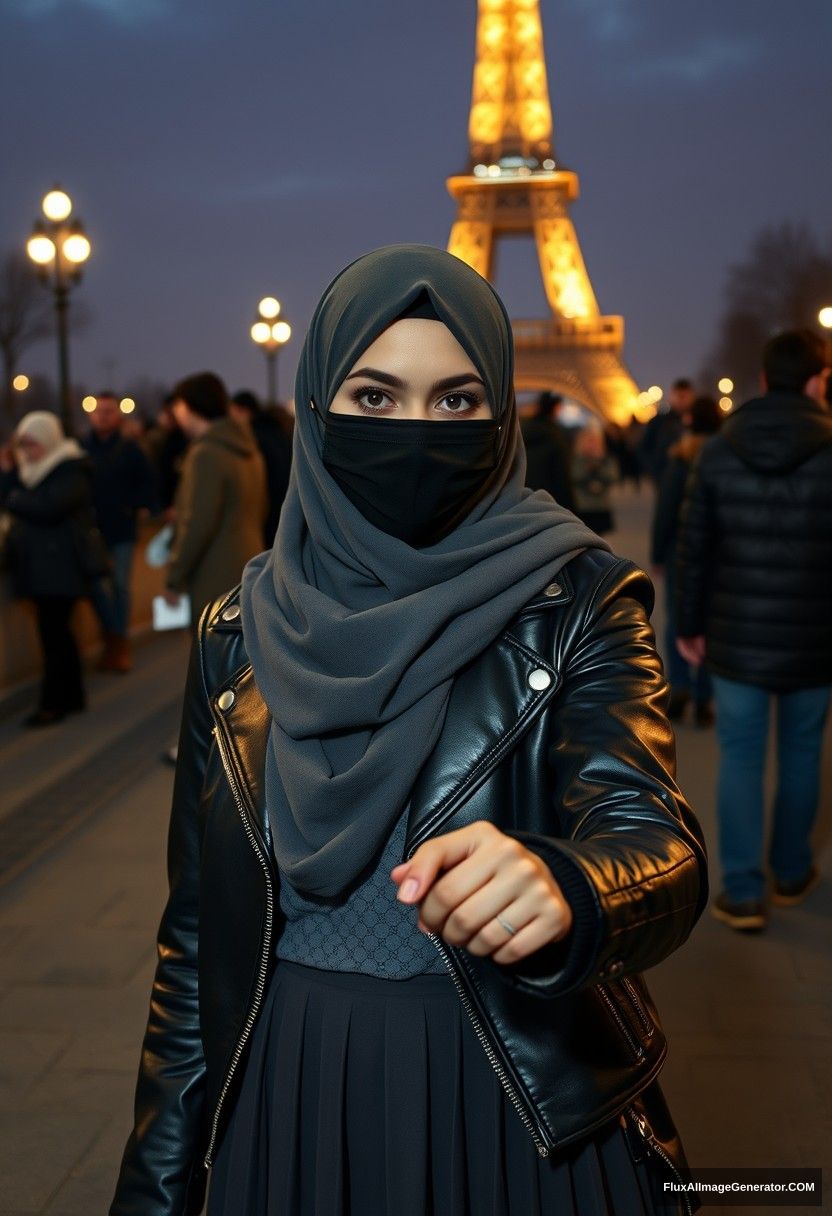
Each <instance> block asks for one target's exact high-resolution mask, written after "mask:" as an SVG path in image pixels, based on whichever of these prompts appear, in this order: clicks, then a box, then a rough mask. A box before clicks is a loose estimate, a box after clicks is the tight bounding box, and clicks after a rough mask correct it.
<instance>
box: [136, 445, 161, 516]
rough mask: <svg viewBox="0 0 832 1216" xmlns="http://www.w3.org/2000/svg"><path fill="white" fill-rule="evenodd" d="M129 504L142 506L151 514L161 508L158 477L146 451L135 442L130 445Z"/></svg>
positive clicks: (156, 513) (155, 513)
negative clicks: (130, 483) (130, 499)
mask: <svg viewBox="0 0 832 1216" xmlns="http://www.w3.org/2000/svg"><path fill="white" fill-rule="evenodd" d="M130 462H131V466H132V467H131V482H132V485H131V491H132V493H131V498H132V501H131V504H130V505H131V506H132V507H133V508H135V509H137V510H138V509H140V508H142V507H144V508H145V509H146V510H148V511H149V512H150V514H151V515H158V514H159V511H160V510H161V500H160V494H159V478H158V476H157V473H156V470H155V468H154V467H153V464H152V463H151V460H150V457H149V456H148V455H147V453H146V452H145V451H144V450H143V449H142V448H141V447H139V445H138V444H137V443H134V444H132V445H131V457H130Z"/></svg>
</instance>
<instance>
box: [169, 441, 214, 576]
mask: <svg viewBox="0 0 832 1216" xmlns="http://www.w3.org/2000/svg"><path fill="white" fill-rule="evenodd" d="M224 493H225V491H224V485H223V478H222V474H221V472H220V470H219V469H218V468H217V465H216V462H215V460H214V458H213V456H212V454H211V451H210V449H208V448H206V447H205V446H204V445H201V444H197V445H196V446H195V447H194V448H193V450H192V451H191V452H190V453H189V456H188V459H187V460H186V461H185V467H184V469H183V472H182V484H181V486H180V488H179V493H178V494H177V502H176V532H175V535H174V539H173V550H172V552H171V556H170V562H169V564H168V569H167V575H166V579H165V582H166V585H167V586H168V587H170V588H171V589H172V590H173V591H185V590H187V586H188V583H189V581H190V579H191V577H192V575H193V573H194V571H195V570H196V568H197V566H198V565H199V563H200V561H201V559H202V557H203V556H204V554H205V551H206V549H207V548H208V546H209V545H210V543H211V541H212V539H213V537H214V536H215V534H216V532H217V529H218V528H219V525H220V519H221V516H222V506H223V498H224Z"/></svg>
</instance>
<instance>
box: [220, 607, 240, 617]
mask: <svg viewBox="0 0 832 1216" xmlns="http://www.w3.org/2000/svg"><path fill="white" fill-rule="evenodd" d="M239 615H240V605H239V604H229V605H228V607H227V608H224V609H223V613H222V619H223V620H224V621H236V619H237V617H238V616H239Z"/></svg>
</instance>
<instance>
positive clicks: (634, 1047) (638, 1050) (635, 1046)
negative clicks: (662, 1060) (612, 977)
mask: <svg viewBox="0 0 832 1216" xmlns="http://www.w3.org/2000/svg"><path fill="white" fill-rule="evenodd" d="M595 991H596V992H597V993H598V995H599V996H600V997H601V999H602V1000H603V1001H604V1003H605V1004H606V1006H607V1008H608V1009H609V1011H610V1013H611V1014H612V1016H613V1019H614V1020H615V1022H616V1024H617V1026H618V1028H619V1030H620V1031H621V1033H622V1034H623V1036H624V1038H625V1039H626V1041H627V1043H628V1044H629V1045H630V1050H631V1051H632V1052H633V1053H634V1054H635V1055H636V1056H643V1055H644V1048H643V1047H642V1045H641V1043H638V1042H637V1041H636V1040H635V1039H634V1038H633V1035H632V1032H631V1030H630V1028H629V1027H628V1025H627V1023H626V1022H625V1021H624V1019H623V1018H622V1016H621V1014H620V1013H619V1011H618V1010H617V1009H616V1007H615V1001H614V1000H613V999H612V997H611V996H610V994H609V993H608V992H607V990H606V988H604V987H603V986H602V985H601V984H596V985H595Z"/></svg>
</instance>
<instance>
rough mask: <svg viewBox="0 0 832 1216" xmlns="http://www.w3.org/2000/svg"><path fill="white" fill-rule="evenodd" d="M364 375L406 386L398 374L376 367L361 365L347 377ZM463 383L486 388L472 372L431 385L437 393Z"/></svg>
mask: <svg viewBox="0 0 832 1216" xmlns="http://www.w3.org/2000/svg"><path fill="white" fill-rule="evenodd" d="M362 376H363V377H365V378H366V379H368V380H378V381H380V382H381V383H382V384H387V385H389V386H390V388H404V387H405V383H404V380H400V379H399V377H398V376H391V375H390V373H389V372H380V371H379V370H378V369H377V368H375V367H360V368H359V369H358V371H357V372H351V373H350V374H349V376H347V377H345V379H347V380H358V379H360V378H361V377H362ZM463 384H480V385H482V387H483V388H485V383H484V381H482V380H480V378H479V376H476V375H474V373H473V372H471V374H470V375H469V374H467V373H463V374H462V375H461V376H446V377H445V379H444V380H437V381H435V383H434V384H432V385H431V387H430V391H431V392H432V393H435V392H438V391H439V390H440V389H443V388H459V387H460V386H461V385H463Z"/></svg>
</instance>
